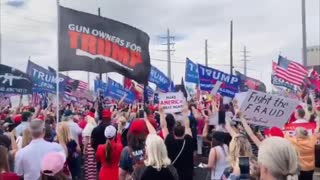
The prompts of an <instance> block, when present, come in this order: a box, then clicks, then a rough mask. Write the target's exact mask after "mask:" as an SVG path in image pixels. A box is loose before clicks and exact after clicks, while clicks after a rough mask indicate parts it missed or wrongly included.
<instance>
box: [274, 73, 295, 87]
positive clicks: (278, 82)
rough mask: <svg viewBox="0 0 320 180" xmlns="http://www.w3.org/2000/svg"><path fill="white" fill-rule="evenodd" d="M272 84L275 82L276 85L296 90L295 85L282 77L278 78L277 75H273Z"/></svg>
mask: <svg viewBox="0 0 320 180" xmlns="http://www.w3.org/2000/svg"><path fill="white" fill-rule="evenodd" d="M271 84H273V85H275V86H282V87H285V88H288V89H290V90H295V87H294V85H292V84H290V83H288V82H287V81H285V80H283V79H281V78H278V77H277V76H275V75H271Z"/></svg>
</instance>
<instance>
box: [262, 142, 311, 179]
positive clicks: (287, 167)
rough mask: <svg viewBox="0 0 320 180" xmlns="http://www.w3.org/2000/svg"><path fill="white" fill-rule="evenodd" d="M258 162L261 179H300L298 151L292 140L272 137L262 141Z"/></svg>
mask: <svg viewBox="0 0 320 180" xmlns="http://www.w3.org/2000/svg"><path fill="white" fill-rule="evenodd" d="M258 162H259V164H260V174H261V177H260V179H261V180H297V179H298V176H297V174H298V173H299V167H298V156H297V152H296V151H295V149H294V147H293V146H292V145H291V144H290V142H289V141H288V140H286V139H284V138H280V137H270V138H267V139H265V140H264V141H262V143H261V145H260V147H259V155H258ZM305 180H309V179H305ZM311 180H312V178H311Z"/></svg>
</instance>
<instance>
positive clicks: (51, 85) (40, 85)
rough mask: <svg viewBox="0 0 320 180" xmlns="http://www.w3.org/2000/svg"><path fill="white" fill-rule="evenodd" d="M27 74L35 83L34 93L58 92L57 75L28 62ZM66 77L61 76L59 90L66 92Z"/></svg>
mask: <svg viewBox="0 0 320 180" xmlns="http://www.w3.org/2000/svg"><path fill="white" fill-rule="evenodd" d="M27 74H28V75H29V76H30V78H31V79H32V81H33V91H34V92H49V93H55V92H56V74H55V73H53V72H51V71H49V70H47V69H45V68H43V67H41V66H39V65H37V64H35V63H33V62H31V61H28V67H27ZM66 80H67V79H66V76H60V75H59V88H60V89H59V90H60V92H63V91H64V87H65V84H66Z"/></svg>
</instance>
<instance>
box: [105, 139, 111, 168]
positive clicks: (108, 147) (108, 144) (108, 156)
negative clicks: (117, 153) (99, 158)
mask: <svg viewBox="0 0 320 180" xmlns="http://www.w3.org/2000/svg"><path fill="white" fill-rule="evenodd" d="M111 153H112V149H111V142H110V139H107V142H106V162H107V164H109V163H111Z"/></svg>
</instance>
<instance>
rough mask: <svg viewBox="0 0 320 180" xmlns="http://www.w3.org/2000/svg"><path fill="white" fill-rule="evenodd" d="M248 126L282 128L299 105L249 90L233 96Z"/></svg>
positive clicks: (297, 102)
mask: <svg viewBox="0 0 320 180" xmlns="http://www.w3.org/2000/svg"><path fill="white" fill-rule="evenodd" d="M235 99H237V101H238V106H239V107H240V110H241V112H242V113H243V114H244V115H245V118H246V120H247V121H248V123H249V124H255V125H261V126H268V127H272V126H277V127H280V128H281V127H283V125H284V124H285V123H286V122H287V121H288V119H289V117H290V115H291V114H292V112H293V111H294V110H295V109H296V107H297V105H298V104H299V101H298V100H295V99H288V98H285V97H281V96H275V95H271V94H266V93H263V92H259V91H254V90H249V91H248V92H245V93H239V94H237V95H236V96H235Z"/></svg>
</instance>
